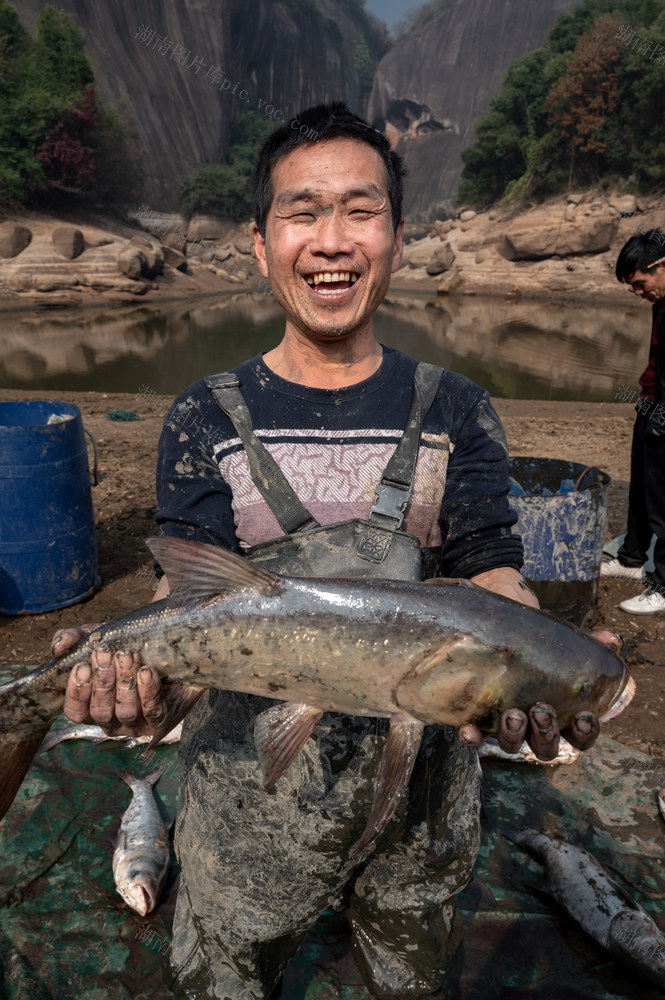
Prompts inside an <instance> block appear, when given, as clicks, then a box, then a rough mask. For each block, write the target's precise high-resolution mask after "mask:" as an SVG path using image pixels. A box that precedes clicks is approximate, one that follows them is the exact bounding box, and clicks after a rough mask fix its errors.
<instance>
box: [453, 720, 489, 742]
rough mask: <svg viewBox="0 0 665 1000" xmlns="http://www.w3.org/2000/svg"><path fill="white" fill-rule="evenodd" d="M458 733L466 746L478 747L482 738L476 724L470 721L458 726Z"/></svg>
mask: <svg viewBox="0 0 665 1000" xmlns="http://www.w3.org/2000/svg"><path fill="white" fill-rule="evenodd" d="M458 733H459V738H460V739H461V741H462V743H466V745H467V746H468V747H479V746H480V744H481V743H482V742H483V739H484V736H483V734H482V733H481V731H480V729H478V726H474V725H472V724H471V723H470V722H469V723H467V725H465V726H460V727H459V729H458Z"/></svg>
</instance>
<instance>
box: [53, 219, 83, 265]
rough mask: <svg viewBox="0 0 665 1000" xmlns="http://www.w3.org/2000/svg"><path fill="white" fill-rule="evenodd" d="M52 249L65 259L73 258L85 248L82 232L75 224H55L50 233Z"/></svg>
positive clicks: (78, 255) (79, 254)
mask: <svg viewBox="0 0 665 1000" xmlns="http://www.w3.org/2000/svg"><path fill="white" fill-rule="evenodd" d="M51 243H52V244H53V249H54V250H55V252H56V253H57V254H60V256H61V257H66V258H67V260H75V259H76V258H77V257H80V256H81V254H82V253H83V251H84V250H85V240H84V239H83V233H82V232H81V230H80V229H77V228H76V226H56V228H55V229H54V230H53V232H52V233H51Z"/></svg>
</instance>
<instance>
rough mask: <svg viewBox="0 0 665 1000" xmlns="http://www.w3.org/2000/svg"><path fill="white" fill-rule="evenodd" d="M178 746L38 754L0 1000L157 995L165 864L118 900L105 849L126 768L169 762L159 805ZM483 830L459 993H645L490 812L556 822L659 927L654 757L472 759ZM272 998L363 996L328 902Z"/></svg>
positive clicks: (593, 754) (661, 777)
mask: <svg viewBox="0 0 665 1000" xmlns="http://www.w3.org/2000/svg"><path fill="white" fill-rule="evenodd" d="M177 753H178V748H177V746H169V747H159V748H157V749H155V750H153V751H146V750H145V749H143V750H141V749H134V750H130V749H127V748H125V747H124V746H123V745H121V744H119V743H110V742H109V743H104V744H100V745H93V744H88V743H83V742H69V743H63V744H61V745H60V746H58V747H56V748H55V749H53V750H52V751H50V752H49V753H46V754H43V755H41V756H39V757H38V758H37V759H36V761H35V763H34V764H33V767H32V768H31V770H30V772H29V775H28V778H27V779H26V781H25V783H24V784H23V786H22V788H21V790H20V791H19V793H18V796H17V798H16V801H15V803H14V805H13V806H12V808H11V810H10V811H9V813H8V814H7V816H6V817H5V819H4V820H3V821H2V823H0V997H1V998H2V1000H47V998H48V1000H128V998H132V1000H143V998H146V1000H147V998H151V1000H167V998H169V997H170V996H171V994H170V991H169V990H168V988H167V985H165V983H164V981H163V977H162V972H163V970H166V972H168V950H169V942H170V925H171V919H172V915H173V906H174V902H175V893H176V889H177V870H176V866H175V859H173V872H172V875H171V876H170V878H169V881H168V883H167V886H166V890H165V894H164V896H163V898H162V901H161V903H160V905H159V906H158V908H157V910H156V911H155V912H154V913H152V914H149V915H148V917H147V918H142V917H140V916H139V915H138V914H137V913H134V912H133V911H132V910H130V909H129V908H128V907H127V906H126V905H125V904H124V903H123V901H122V900H121V898H120V896H119V895H118V894H117V893H116V891H115V888H114V885H113V873H112V870H111V858H112V854H113V841H114V839H115V835H116V832H117V829H118V826H119V823H120V816H121V815H122V813H123V812H124V810H125V809H126V807H127V805H128V803H129V800H130V795H131V793H130V790H129V788H128V787H127V786H126V785H125V784H124V783H123V782H122V781H121V780H120V779H119V777H118V774H117V769H118V768H119V767H124V768H126V769H128V770H131V771H135V772H145V771H147V770H149V769H151V768H153V767H154V766H155V765H156V764H157V763H163V762H166V763H167V765H168V766H167V770H166V773H165V774H164V775H163V776H162V777H161V779H160V781H159V783H158V785H157V789H156V791H157V798H158V800H159V801H160V803H161V808H162V811H163V813H164V815H165V816H173V815H174V814H175V808H176V795H177ZM483 766H484V773H485V780H484V789H485V791H484V840H483V846H482V849H481V853H480V857H479V859H478V864H477V866H476V873H475V876H474V879H473V881H472V882H471V883H470V885H469V886H468V887H467V889H466V890H465V892H464V894H463V895H462V896H461V897H460V910H461V914H462V917H463V920H464V924H465V927H466V931H465V948H464V954H463V962H462V963H461V964H460V968H459V969H458V971H457V981H458V986H459V989H460V992H461V996H462V997H463V998H464V1000H481V998H482V1000H495V998H496V1000H519V998H527V997H534V998H535V997H538V998H539V1000H550V998H551V1000H563V998H565V1000H571V998H572V1000H575V998H578V997H579V998H582V997H584V998H599V1000H600V998H607V1000H652V998H656V997H657V996H660V995H661V994H659V993H658V992H657V991H654V990H652V989H650V988H649V987H648V986H644V985H642V984H640V983H638V982H637V981H636V979H635V977H634V976H633V975H632V974H631V973H626V972H623V971H621V970H620V969H619V968H618V967H617V966H616V965H615V963H614V962H613V961H612V960H611V959H610V958H609V956H608V955H606V954H604V953H603V952H602V951H600V949H599V948H597V947H596V946H595V945H594V944H593V942H590V941H589V940H588V939H587V938H586V937H585V935H584V934H583V933H582V932H581V931H580V930H578V929H577V928H576V927H575V926H574V924H573V923H572V921H571V920H570V918H568V917H567V916H566V915H565V914H563V913H562V912H561V910H560V909H559V908H558V907H557V906H556V904H555V903H554V902H553V901H552V900H551V899H550V898H549V896H548V895H547V894H546V893H544V892H543V885H542V868H541V867H540V866H539V865H538V863H537V862H536V861H534V860H533V859H531V858H530V857H529V856H528V855H527V854H525V853H524V852H523V851H521V850H520V849H519V848H517V847H515V846H514V845H512V844H511V843H509V842H508V841H507V840H506V839H505V838H504V837H503V836H502V835H501V834H500V833H499V832H498V830H497V829H496V823H497V821H508V822H511V823H513V824H514V825H515V826H518V827H525V826H533V827H535V828H537V829H544V830H545V831H546V832H548V833H557V834H560V835H562V836H564V837H565V838H566V839H568V840H570V841H571V842H574V843H576V844H579V845H581V846H584V847H586V849H587V850H590V851H591V852H592V853H593V854H595V855H596V857H597V858H598V859H599V860H601V861H602V862H603V863H605V864H606V865H607V866H608V867H609V868H610V869H611V870H612V872H613V873H615V874H616V877H617V880H618V881H619V882H620V883H621V884H623V886H624V887H625V888H626V890H627V891H628V892H629V893H630V894H631V895H632V896H634V897H635V898H636V899H637V900H638V901H639V902H640V903H641V904H642V905H643V906H644V907H645V908H646V909H647V910H648V911H649V912H650V913H651V914H652V915H653V916H654V917H655V918H656V920H657V921H658V922H659V923H660V926H661V928H662V929H665V917H664V914H665V873H664V867H665V864H664V859H665V850H664V849H665V823H663V820H662V819H661V817H660V815H659V813H658V810H657V807H656V799H655V793H656V791H657V789H658V788H660V787H662V786H665V769H663V768H661V767H659V766H658V765H657V764H654V762H653V761H652V760H651V759H650V758H648V757H644V756H642V755H640V754H637V753H635V752H632V751H629V750H627V749H626V748H625V747H622V746H621V745H620V744H618V743H615V742H613V741H612V740H609V739H606V738H602V737H601V739H600V740H599V742H598V744H597V746H596V747H595V748H594V749H593V750H592V751H590V752H588V753H586V754H582V755H581V757H580V759H579V761H578V762H577V763H576V764H573V765H565V766H559V767H546V766H532V765H531V766H530V765H518V764H512V763H510V764H505V763H500V762H496V761H490V762H485V764H484V765H483ZM283 996H284V997H285V998H286V1000H324V998H325V1000H334V998H343V1000H368V997H369V994H368V993H367V991H366V990H365V988H364V987H363V986H362V983H361V980H360V977H359V975H358V973H357V971H356V970H355V967H354V964H353V961H352V959H351V957H350V955H349V950H348V936H347V928H346V922H345V919H344V915H343V914H342V913H332V912H327V913H325V914H324V915H323V916H322V918H321V919H320V921H319V922H318V923H317V925H316V926H315V928H313V930H312V931H311V932H310V933H309V934H308V935H307V937H306V939H305V941H304V942H303V945H302V946H301V949H300V952H299V954H298V956H297V957H296V958H295V959H294V961H293V962H292V963H291V965H290V967H289V969H288V971H287V974H286V977H285V982H284V989H283Z"/></svg>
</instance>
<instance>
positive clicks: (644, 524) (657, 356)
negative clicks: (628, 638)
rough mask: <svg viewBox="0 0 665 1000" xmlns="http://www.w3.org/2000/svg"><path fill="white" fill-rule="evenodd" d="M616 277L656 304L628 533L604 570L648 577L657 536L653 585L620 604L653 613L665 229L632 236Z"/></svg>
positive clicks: (657, 571) (660, 599) (664, 606)
mask: <svg viewBox="0 0 665 1000" xmlns="http://www.w3.org/2000/svg"><path fill="white" fill-rule="evenodd" d="M616 276H617V280H618V281H622V282H624V283H625V284H627V285H630V287H631V289H632V290H633V292H634V294H635V295H637V296H638V297H640V298H643V299H646V300H647V301H648V302H651V303H652V307H651V309H652V323H651V343H650V346H649V362H648V364H647V367H646V368H645V370H644V372H643V373H642V375H641V376H640V379H639V383H640V385H641V386H642V391H641V393H640V398H639V401H638V403H637V405H636V407H635V409H636V410H637V417H636V418H635V426H634V428H633V441H632V446H631V453H630V489H629V493H628V521H627V526H626V536H625V538H624V540H623V543H622V545H621V548H620V549H619V551H618V553H617V556H616V558H615V559H610V560H607V561H606V562H604V563H603V564H602V565H601V568H600V575H601V576H618V577H621V578H623V579H631V580H642V579H644V578H645V574H644V563H645V562H646V558H647V552H648V550H649V546H650V544H651V537H652V535H655V536H656V544H655V548H654V570H653V573H651V574H650V579H649V581H648V585H647V587H646V588H645V589H644V591H643V592H642V593H640V594H636V595H635V596H634V597H629V598H628V599H627V600H625V601H622V602H621V603H620V604H619V607H620V608H621V610H622V611H627V612H629V613H630V614H632V615H653V614H656V613H657V612H659V611H665V234H663V233H662V232H661V230H660V229H652V230H650V231H649V232H646V233H639V234H638V235H637V236H631V238H630V239H629V240H628V242H627V243H626V244H625V245H624V246H623V247H622V249H621V253H620V254H619V257H618V259H617V263H616Z"/></svg>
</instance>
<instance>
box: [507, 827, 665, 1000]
mask: <svg viewBox="0 0 665 1000" xmlns="http://www.w3.org/2000/svg"><path fill="white" fill-rule="evenodd" d="M501 829H502V832H503V833H504V834H505V836H507V837H508V838H509V839H510V840H512V841H514V842H515V843H516V844H519V845H520V847H523V848H524V849H525V850H526V851H528V852H529V853H530V854H533V855H534V857H536V858H537V859H538V860H539V861H540V862H541V863H542V864H543V865H544V866H545V869H546V872H547V880H548V883H549V888H550V891H551V893H552V895H553V896H554V899H555V900H556V901H557V903H558V904H559V905H560V906H562V907H563V908H564V909H565V910H566V912H567V913H568V914H569V916H570V917H571V918H572V919H573V920H574V921H575V923H576V924H578V925H579V926H580V927H581V928H582V930H584V931H586V933H587V934H588V935H589V936H590V937H592V938H593V940H594V941H595V942H596V943H597V944H599V945H600V946H601V948H604V949H606V950H607V951H609V952H610V953H611V954H612V956H613V957H614V958H615V959H616V960H617V961H619V962H621V963H623V964H624V965H627V966H628V967H629V968H630V969H632V970H633V972H635V973H637V974H638V975H640V976H642V977H643V978H644V979H646V980H648V981H649V982H651V983H654V984H655V985H656V986H658V987H660V989H661V990H663V989H665V935H663V933H662V932H661V930H660V929H659V927H658V925H657V924H656V923H655V921H654V920H653V919H652V918H651V917H650V916H649V914H648V913H646V911H645V910H643V909H642V907H641V906H640V905H639V904H638V903H637V902H636V901H635V900H634V899H632V898H631V897H630V896H629V895H628V894H627V893H626V892H624V890H623V889H621V888H620V887H619V886H618V885H617V884H616V882H614V881H613V880H612V879H611V878H610V876H609V875H608V874H607V872H606V871H605V869H604V868H603V866H602V865H601V864H600V862H599V861H598V860H597V859H596V858H595V857H594V856H593V855H592V854H589V852H588V851H585V850H583V848H581V847H574V846H573V845H572V844H568V843H566V841H564V840H558V839H554V838H552V837H547V836H546V835H545V834H542V833H537V832H536V831H535V830H520V831H518V830H513V829H510V830H508V829H506V828H505V827H504V826H502V827H501Z"/></svg>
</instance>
